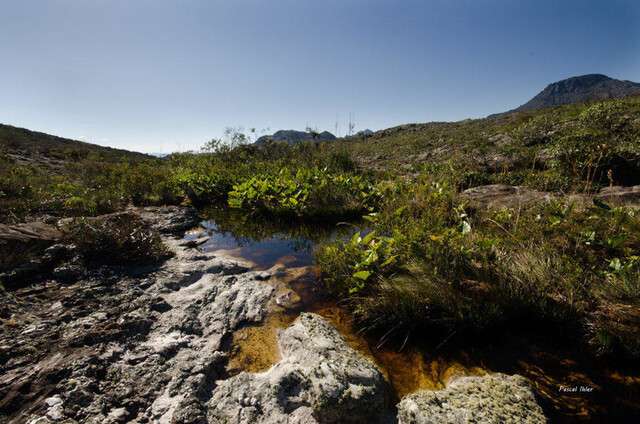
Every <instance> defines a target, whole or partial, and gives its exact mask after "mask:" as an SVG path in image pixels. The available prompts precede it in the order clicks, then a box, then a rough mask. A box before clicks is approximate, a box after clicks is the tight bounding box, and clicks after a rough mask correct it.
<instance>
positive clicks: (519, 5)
mask: <svg viewBox="0 0 640 424" xmlns="http://www.w3.org/2000/svg"><path fill="white" fill-rule="evenodd" d="M587 73H603V74H606V75H609V76H611V77H613V78H619V79H629V80H635V81H640V1H638V0H626V1H625V0H602V1H593V0H567V1H563V0H536V1H529V0H526V1H525V0H422V1H409V0H406V1H403V0H384V1H382V0H323V1H306V0H219V1H213V0H212V1H199V0H179V1H178V0H176V1H163V0H13V1H10V0H0V123H5V124H10V125H15V126H21V127H26V128H29V129H33V130H39V131H44V132H47V133H51V134H55V135H60V136H65V137H70V138H75V139H83V140H86V141H91V142H94V143H97V144H103V145H109V146H114V147H119V148H127V149H131V150H138V151H145V152H148V151H155V152H157V151H160V150H162V151H164V152H170V151H175V150H178V149H182V150H184V149H190V148H197V147H198V146H200V145H202V144H203V143H204V142H206V141H207V140H209V139H211V138H212V137H221V136H222V133H223V129H224V128H225V127H227V126H239V125H244V126H245V127H247V128H248V127H257V128H258V129H261V128H266V127H270V128H271V130H272V131H275V130H277V129H304V128H305V127H306V126H307V125H310V126H312V127H316V128H317V129H319V130H329V131H331V132H334V127H335V123H336V117H337V120H338V122H339V125H340V132H341V133H342V134H344V133H345V131H346V127H347V122H348V119H349V114H350V113H353V114H354V116H355V120H354V123H355V125H356V130H361V129H365V128H371V129H373V130H377V129H382V128H387V127H390V126H394V125H399V124H403V123H409V122H428V121H453V120H459V119H465V118H474V117H483V116H486V115H488V114H491V113H494V112H500V111H504V110H508V109H511V108H513V107H516V106H519V105H520V104H522V103H524V102H525V101H527V100H529V99H530V98H531V97H533V96H534V95H535V94H536V93H537V92H538V91H540V90H542V89H543V88H544V87H545V86H546V85H547V84H549V83H551V82H554V81H557V80H560V79H564V78H567V77H571V76H576V75H582V74H587Z"/></svg>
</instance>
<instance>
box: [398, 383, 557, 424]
mask: <svg viewBox="0 0 640 424" xmlns="http://www.w3.org/2000/svg"><path fill="white" fill-rule="evenodd" d="M398 422H399V424H437V423H456V424H457V423H460V424H462V423H531V424H533V423H546V422H547V419H546V418H545V416H544V414H543V413H542V408H541V407H540V405H538V403H537V402H536V399H535V396H534V394H533V391H532V390H531V388H530V387H529V385H528V384H527V382H526V380H525V379H524V378H523V377H521V376H519V375H513V376H507V375H504V374H494V375H485V376H483V377H459V378H457V379H455V380H454V381H452V382H451V383H450V384H449V385H448V386H447V388H446V389H445V390H440V391H433V390H421V391H418V392H416V393H412V394H410V395H407V396H405V397H404V398H403V399H402V401H401V402H400V403H399V404H398Z"/></svg>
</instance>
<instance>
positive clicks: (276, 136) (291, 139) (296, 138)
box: [254, 130, 336, 146]
mask: <svg viewBox="0 0 640 424" xmlns="http://www.w3.org/2000/svg"><path fill="white" fill-rule="evenodd" d="M268 139H271V140H274V141H286V142H287V143H289V144H291V145H293V144H296V143H300V142H302V141H312V140H314V138H313V135H312V134H311V133H310V132H306V131H296V130H280V131H276V132H275V133H273V135H263V136H262V137H260V138H259V139H257V140H256V141H255V143H254V144H256V145H258V146H260V145H262V143H264V142H265V141H266V140H268ZM335 139H336V136H335V135H333V134H331V133H330V132H329V131H323V132H321V133H318V135H317V137H316V138H315V140H317V141H327V140H335Z"/></svg>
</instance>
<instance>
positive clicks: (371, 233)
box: [362, 230, 376, 244]
mask: <svg viewBox="0 0 640 424" xmlns="http://www.w3.org/2000/svg"><path fill="white" fill-rule="evenodd" d="M375 236H376V232H375V230H374V231H372V232H370V233H369V234H367V235H366V236H365V237H364V238H363V239H362V244H367V243H369V242H370V241H371V239H373V238H374V237H375Z"/></svg>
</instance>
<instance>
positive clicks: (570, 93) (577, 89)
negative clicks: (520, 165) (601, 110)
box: [497, 74, 640, 115]
mask: <svg viewBox="0 0 640 424" xmlns="http://www.w3.org/2000/svg"><path fill="white" fill-rule="evenodd" d="M636 91H640V83H637V82H633V81H626V80H625V81H622V80H617V79H614V78H609V77H608V76H606V75H602V74H588V75H582V76H579V77H572V78H567V79H564V80H562V81H558V82H554V83H552V84H549V85H548V86H547V87H546V88H545V89H544V90H542V91H541V92H540V93H538V94H537V95H536V96H535V97H534V98H532V99H531V100H529V101H528V102H527V103H525V104H523V105H522V106H519V107H517V108H515V109H512V110H510V111H508V112H504V113H509V112H524V111H527V110H534V109H543V108H547V107H552V106H562V105H568V104H571V103H579V102H584V101H586V100H596V99H605V98H616V97H623V96H626V95H628V94H631V93H634V92H636ZM497 115H501V114H497Z"/></svg>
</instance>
